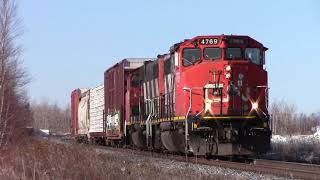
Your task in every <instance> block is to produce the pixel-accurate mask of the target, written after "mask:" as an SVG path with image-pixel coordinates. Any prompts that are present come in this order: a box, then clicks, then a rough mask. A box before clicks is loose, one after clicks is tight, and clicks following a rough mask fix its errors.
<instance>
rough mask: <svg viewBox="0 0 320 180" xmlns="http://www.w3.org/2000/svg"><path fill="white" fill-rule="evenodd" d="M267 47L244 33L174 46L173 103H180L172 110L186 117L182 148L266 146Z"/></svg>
mask: <svg viewBox="0 0 320 180" xmlns="http://www.w3.org/2000/svg"><path fill="white" fill-rule="evenodd" d="M266 50H267V48H265V47H264V46H263V45H262V44H261V43H259V42H257V41H255V40H254V39H252V38H250V37H248V36H224V35H222V36H199V37H195V38H193V39H191V40H186V41H184V42H182V43H180V44H178V45H176V47H175V48H174V49H173V52H172V54H175V58H177V57H178V58H179V59H175V61H176V65H177V66H176V77H175V78H176V79H175V80H176V81H175V87H176V101H177V102H182V104H183V106H181V104H176V106H175V110H176V111H175V112H176V115H180V116H182V115H185V117H186V118H185V119H186V122H185V124H188V125H187V126H188V128H186V129H185V140H186V142H187V145H186V148H188V149H189V150H190V151H192V152H193V153H194V154H198V155H203V154H213V155H230V154H251V153H254V152H265V151H266V150H267V149H269V147H270V134H271V132H270V130H269V115H268V82H267V72H266V71H265V70H264V63H265V51H266ZM208 142H210V143H208ZM261 142H263V143H261Z"/></svg>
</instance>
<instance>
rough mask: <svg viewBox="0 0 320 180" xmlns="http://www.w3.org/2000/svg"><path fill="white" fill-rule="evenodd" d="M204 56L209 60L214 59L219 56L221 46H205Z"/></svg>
mask: <svg viewBox="0 0 320 180" xmlns="http://www.w3.org/2000/svg"><path fill="white" fill-rule="evenodd" d="M204 58H205V59H209V60H215V59H220V58H221V48H205V49H204Z"/></svg>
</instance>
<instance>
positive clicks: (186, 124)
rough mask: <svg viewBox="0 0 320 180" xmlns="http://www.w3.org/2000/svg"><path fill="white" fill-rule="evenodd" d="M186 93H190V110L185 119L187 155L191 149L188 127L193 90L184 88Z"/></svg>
mask: <svg viewBox="0 0 320 180" xmlns="http://www.w3.org/2000/svg"><path fill="white" fill-rule="evenodd" d="M183 90H184V91H189V93H190V94H189V103H190V104H189V108H188V112H187V114H186V117H185V125H184V126H185V141H186V147H185V151H186V154H187V153H188V151H189V148H188V141H189V127H188V116H189V113H190V111H191V107H192V88H188V87H184V88H183Z"/></svg>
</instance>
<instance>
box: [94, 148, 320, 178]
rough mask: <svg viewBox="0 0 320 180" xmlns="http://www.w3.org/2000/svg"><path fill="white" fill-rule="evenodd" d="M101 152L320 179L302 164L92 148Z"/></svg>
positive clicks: (319, 172) (316, 168)
mask: <svg viewBox="0 0 320 180" xmlns="http://www.w3.org/2000/svg"><path fill="white" fill-rule="evenodd" d="M94 147H95V148H98V149H101V150H104V149H105V150H106V149H107V150H111V151H117V152H123V153H131V154H132V152H134V153H135V154H137V155H142V156H148V157H155V158H162V159H169V160H175V161H180V162H187V163H193V164H201V165H209V166H217V167H222V168H229V169H236V170H241V171H249V172H255V173H260V174H270V175H277V176H283V177H289V178H297V179H299V178H300V179H314V180H316V179H320V165H313V164H302V163H293V162H284V161H272V160H263V159H247V160H245V161H242V162H239V161H230V160H221V159H212V158H209V159H208V158H204V157H195V156H185V155H181V154H172V153H163V152H155V151H144V150H138V149H132V148H116V147H109V146H94Z"/></svg>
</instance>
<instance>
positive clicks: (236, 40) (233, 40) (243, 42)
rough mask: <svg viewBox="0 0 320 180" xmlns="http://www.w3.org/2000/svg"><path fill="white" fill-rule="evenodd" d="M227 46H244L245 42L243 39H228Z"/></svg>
mask: <svg viewBox="0 0 320 180" xmlns="http://www.w3.org/2000/svg"><path fill="white" fill-rule="evenodd" d="M228 44H236V45H244V44H246V42H245V40H244V39H236V38H230V39H228Z"/></svg>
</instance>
